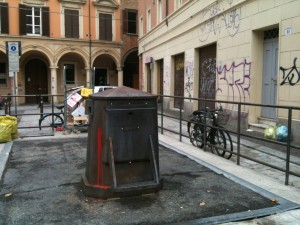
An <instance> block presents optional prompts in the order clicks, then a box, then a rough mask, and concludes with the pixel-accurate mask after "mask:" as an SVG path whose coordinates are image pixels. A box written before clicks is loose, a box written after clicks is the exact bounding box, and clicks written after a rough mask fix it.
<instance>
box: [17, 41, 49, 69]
mask: <svg viewBox="0 0 300 225" xmlns="http://www.w3.org/2000/svg"><path fill="white" fill-rule="evenodd" d="M32 53H34V54H32ZM30 55H37V56H40V57H41V60H42V61H44V62H45V63H46V64H48V65H49V66H50V65H51V64H52V63H53V62H52V59H53V52H52V51H51V50H49V49H47V48H45V47H44V46H41V45H27V46H24V47H22V55H21V57H20V65H24V64H25V63H26V61H28V60H30V58H32V57H34V56H32V57H30ZM28 56H29V57H28ZM28 58H29V59H28Z"/></svg>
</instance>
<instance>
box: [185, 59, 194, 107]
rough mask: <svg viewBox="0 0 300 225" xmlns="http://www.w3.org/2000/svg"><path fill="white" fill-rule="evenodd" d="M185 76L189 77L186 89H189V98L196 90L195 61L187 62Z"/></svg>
mask: <svg viewBox="0 0 300 225" xmlns="http://www.w3.org/2000/svg"><path fill="white" fill-rule="evenodd" d="M185 76H186V78H187V79H185V80H187V81H186V83H185V85H184V89H185V90H186V91H187V93H188V96H189V98H192V96H193V91H194V82H193V80H194V63H193V62H189V61H187V62H186V63H185ZM190 101H191V100H190Z"/></svg>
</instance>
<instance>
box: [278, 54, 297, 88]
mask: <svg viewBox="0 0 300 225" xmlns="http://www.w3.org/2000/svg"><path fill="white" fill-rule="evenodd" d="M296 61H297V58H294V65H293V66H292V67H290V68H283V67H280V70H281V71H282V79H283V80H282V82H281V83H280V85H281V86H282V85H284V84H289V85H291V86H294V85H295V84H298V83H299V81H300V69H299V68H300V67H298V68H297V65H296Z"/></svg>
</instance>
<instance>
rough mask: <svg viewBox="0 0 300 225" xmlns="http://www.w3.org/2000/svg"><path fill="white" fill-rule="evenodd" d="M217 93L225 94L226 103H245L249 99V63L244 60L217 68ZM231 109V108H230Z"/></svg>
mask: <svg viewBox="0 0 300 225" xmlns="http://www.w3.org/2000/svg"><path fill="white" fill-rule="evenodd" d="M217 74H218V79H217V90H216V94H218V93H223V96H224V93H227V100H228V101H235V102H246V101H247V99H249V97H250V80H251V62H247V60H246V59H245V60H244V61H243V62H241V63H238V64H236V63H235V62H234V61H233V62H232V63H231V64H229V65H227V64H226V65H223V66H219V67H218V68H217ZM232 107H233V106H232ZM244 107H245V106H244Z"/></svg>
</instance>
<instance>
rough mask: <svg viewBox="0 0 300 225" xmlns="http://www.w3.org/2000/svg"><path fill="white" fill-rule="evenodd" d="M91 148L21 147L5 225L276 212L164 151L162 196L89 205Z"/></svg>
mask: <svg viewBox="0 0 300 225" xmlns="http://www.w3.org/2000/svg"><path fill="white" fill-rule="evenodd" d="M86 146H87V138H77V139H51V140H35V141H18V142H15V143H14V144H13V148H12V152H11V156H10V158H9V161H8V165H7V169H6V171H5V173H4V176H3V179H2V180H1V184H0V224H130V225H132V224H174V223H182V224H186V223H187V222H188V221H190V222H191V221H198V222H199V224H201V221H205V218H206V219H207V218H211V217H214V218H218V220H214V221H215V222H222V221H223V222H224V221H230V220H232V218H233V217H236V216H237V215H239V214H245V215H247V213H249V212H251V213H252V216H254V217H255V213H257V215H259V214H260V212H261V210H264V211H265V210H270V214H271V213H272V210H273V209H275V208H276V207H278V203H277V202H276V201H274V199H268V198H266V197H263V196H262V195H260V194H259V193H256V192H254V191H252V190H250V189H248V188H246V187H244V186H242V185H240V184H237V183H235V182H233V181H232V180H230V179H228V178H226V177H224V176H223V175H220V174H217V173H215V172H213V171H211V170H210V169H208V168H206V167H204V166H202V165H200V164H198V163H196V162H194V161H192V160H191V159H189V158H187V157H185V156H182V155H180V154H178V153H175V152H174V151H172V150H169V149H166V148H164V147H159V154H160V160H159V162H160V176H161V178H162V179H163V188H162V189H161V190H160V191H159V192H158V193H153V194H148V195H143V196H135V197H127V198H115V199H108V200H101V199H95V198H90V197H86V196H84V194H83V193H82V191H81V187H80V178H81V175H82V174H83V173H84V171H85V160H86ZM232 215H234V216H233V217H232ZM220 216H221V217H220ZM248 216H249V215H248ZM206 221H207V220H206ZM204 223H205V222H204ZM205 224H209V223H207V222H206V223H205Z"/></svg>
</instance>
